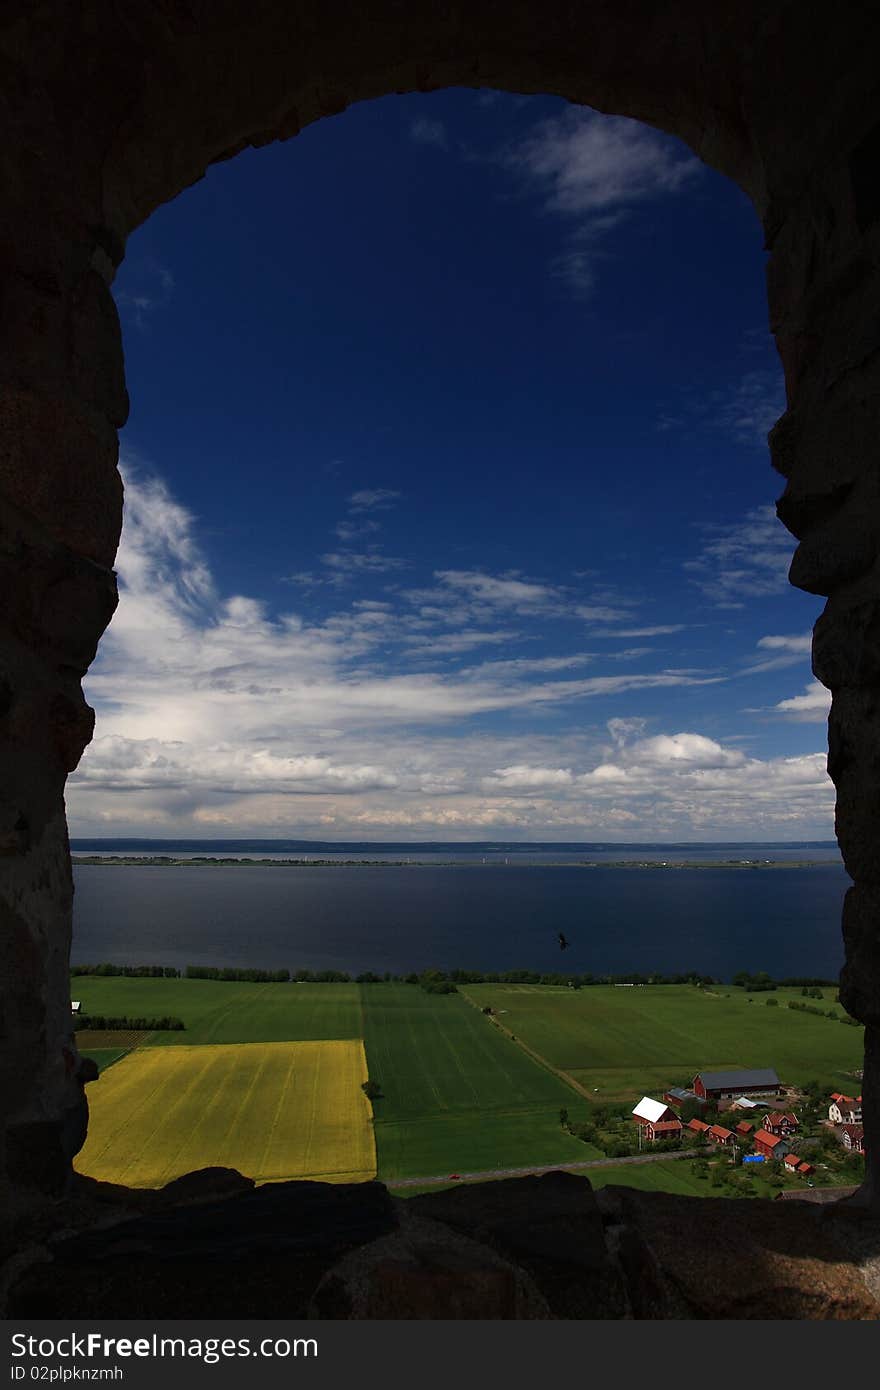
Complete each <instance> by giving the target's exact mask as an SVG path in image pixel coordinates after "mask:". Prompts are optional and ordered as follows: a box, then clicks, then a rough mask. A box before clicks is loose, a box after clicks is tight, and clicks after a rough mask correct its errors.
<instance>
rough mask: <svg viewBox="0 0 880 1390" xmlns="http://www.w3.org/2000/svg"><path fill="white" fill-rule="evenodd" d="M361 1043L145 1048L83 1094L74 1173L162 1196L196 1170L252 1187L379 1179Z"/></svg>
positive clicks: (130, 1054)
mask: <svg viewBox="0 0 880 1390" xmlns="http://www.w3.org/2000/svg"><path fill="white" fill-rule="evenodd" d="M366 1075H367V1071H366V1060H365V1058H364V1052H363V1046H362V1044H361V1043H359V1042H294V1043H247V1044H239V1045H232V1044H226V1045H219V1046H218V1045H216V1044H214V1045H212V1044H204V1045H202V1046H196V1047H177V1046H175V1047H171V1046H168V1047H144V1048H139V1049H138V1050H137V1051H134V1052H131V1053H129V1055H128V1056H127V1057H125V1058H124V1059H123V1060H122V1061H119V1062H117V1063H116V1065H115V1066H113V1067H111V1068H110V1070H109V1071H107V1072H106V1073H105V1074H104V1075H103V1076H102V1077H101V1078H100V1079H99V1080H98V1082H97V1083H95V1085H94V1086H93V1087H92V1091H91V1094H90V1110H91V1115H90V1122H89V1135H88V1139H87V1141H86V1145H85V1147H84V1149H83V1150H82V1152H81V1153H80V1154H79V1156H78V1158H77V1160H76V1167H77V1169H78V1170H79V1171H80V1172H82V1173H86V1174H88V1175H89V1176H90V1177H94V1178H99V1179H102V1180H104V1181H106V1182H118V1183H125V1184H126V1185H128V1186H129V1187H160V1186H162V1184H164V1183H166V1182H169V1181H171V1179H172V1178H175V1177H179V1176H180V1175H181V1174H183V1173H188V1172H190V1171H192V1170H193V1169H196V1168H204V1167H208V1166H210V1165H213V1164H219V1165H222V1166H224V1167H229V1168H237V1169H239V1171H241V1172H243V1173H247V1174H248V1175H249V1176H251V1177H253V1178H255V1179H256V1180H257V1181H258V1182H271V1181H273V1180H278V1179H283V1178H289V1177H291V1176H297V1177H308V1178H313V1179H319V1180H321V1181H323V1182H357V1181H362V1180H365V1179H367V1178H371V1177H374V1176H375V1172H376V1163H375V1150H374V1146H373V1134H372V1128H371V1126H370V1105H369V1101H368V1100H367V1098H366V1096H365V1095H364V1093H363V1091H362V1090H361V1082H362V1081H364V1080H366Z"/></svg>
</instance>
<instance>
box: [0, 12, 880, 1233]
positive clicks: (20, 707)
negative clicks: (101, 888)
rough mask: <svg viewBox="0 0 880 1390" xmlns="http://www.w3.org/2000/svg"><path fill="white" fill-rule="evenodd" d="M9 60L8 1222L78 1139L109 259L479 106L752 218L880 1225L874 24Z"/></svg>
mask: <svg viewBox="0 0 880 1390" xmlns="http://www.w3.org/2000/svg"><path fill="white" fill-rule="evenodd" d="M4 24H6V25H7V26H8V27H7V28H5V29H4V31H3V32H2V34H0V39H2V43H3V53H4V64H5V68H4V71H5V80H4V103H5V111H6V115H7V123H8V130H7V138H6V140H5V141H4V145H3V154H2V159H3V162H4V166H5V169H4V172H5V175H6V178H5V187H6V189H7V206H6V218H5V223H4V234H3V238H2V241H0V246H2V268H0V276H2V286H0V288H2V300H0V304H2V311H0V312H2V317H0V323H2V331H3V334H4V344H5V347H6V352H5V354H4V356H3V359H2V383H0V384H2V395H0V439H2V444H0V517H2V538H3V540H2V546H0V560H2V566H3V578H2V592H3V594H4V605H3V614H2V616H0V624H2V643H3V645H2V655H0V661H2V665H0V740H2V744H3V769H4V773H3V781H2V786H0V873H2V882H0V932H2V942H0V952H2V960H3V962H4V967H5V969H4V978H3V981H2V991H3V997H2V1014H0V1034H2V1040H3V1047H4V1054H5V1056H4V1068H5V1070H4V1097H5V1105H4V1111H3V1121H2V1124H3V1131H2V1142H3V1154H2V1168H0V1172H2V1180H3V1183H4V1185H5V1188H6V1193H7V1194H8V1196H9V1201H8V1202H7V1203H6V1204H5V1210H7V1211H9V1212H15V1211H18V1210H22V1209H24V1208H26V1207H28V1206H32V1205H33V1204H34V1203H38V1202H40V1201H45V1200H46V1199H47V1198H51V1197H54V1196H56V1195H58V1194H59V1193H60V1192H62V1191H63V1190H64V1188H65V1184H66V1181H67V1177H68V1174H69V1171H70V1158H71V1153H72V1151H73V1148H74V1147H75V1145H76V1142H77V1135H78V1130H79V1126H80V1119H81V1086H82V1081H83V1080H84V1078H83V1076H82V1074H81V1073H78V1070H77V1066H76V1059H75V1056H74V1058H73V1059H72V1061H71V1060H70V1059H69V1058H67V1057H66V1056H65V1054H64V1046H65V1040H66V1035H67V1029H68V1024H69V991H68V981H67V964H68V957H69V947H70V917H71V900H72V883H71V873H70V862H69V853H68V843H67V832H66V824H65V816H64V800H63V795H64V783H65V778H66V776H67V774H68V773H69V772H70V771H71V770H72V769H73V768H74V767H75V766H76V764H77V761H78V759H79V757H80V755H81V753H82V750H83V748H84V747H85V745H86V744H87V743H88V741H89V739H90V737H91V734H92V724H93V719H92V714H91V711H90V710H89V708H88V706H87V705H86V704H85V701H84V699H83V696H82V692H81V687H80V681H81V679H82V676H83V674H84V673H85V671H86V669H87V668H88V665H89V663H90V661H91V660H92V658H93V657H94V653H95V650H96V647H97V643H98V640H99V638H100V636H101V633H102V632H103V630H104V628H105V627H106V624H107V622H108V621H109V619H110V617H111V615H112V612H113V609H114V606H115V602H116V593H115V583H114V578H113V573H112V565H113V558H114V554H115V550H116V545H117V542H118V537H119V530H120V524H121V492H120V486H119V479H118V475H117V472H116V461H117V447H118V446H117V430H118V429H119V428H120V427H121V426H122V425H123V424H124V422H125V419H126V415H127V410H128V401H127V396H126V390H125V381H124V372H123V360H122V350H121V343H120V337H119V327H118V321H117V317H116V313H115V308H114V306H113V303H112V299H111V296H110V291H109V286H110V284H111V282H112V279H113V274H114V270H115V267H116V266H117V265H118V264H119V261H120V260H121V257H122V254H123V249H124V246H125V241H126V238H127V237H128V236H129V235H130V233H131V232H132V231H133V229H134V228H136V227H137V226H138V225H139V224H140V223H141V222H143V221H144V220H145V219H146V218H147V217H148V216H149V215H150V213H151V211H152V210H153V209H154V208H155V207H157V206H158V205H159V204H160V203H163V202H165V201H167V200H168V199H170V198H173V197H174V196H175V195H176V194H177V193H178V192H180V191H181V189H183V188H185V187H186V186H187V185H188V184H190V183H192V182H194V181H195V180H197V179H198V178H199V177H200V176H201V175H202V173H203V172H204V170H205V169H206V167H207V166H208V165H209V164H211V163H213V162H215V161H217V160H221V159H227V158H230V157H231V156H233V155H235V154H236V153H237V152H239V151H240V150H242V149H245V148H247V147H248V146H259V145H262V144H265V143H268V142H270V141H273V140H279V139H286V138H289V137H290V136H292V135H294V134H296V133H297V131H298V130H300V129H301V128H302V127H303V126H305V125H307V124H308V123H309V122H311V121H313V120H316V119H318V118H320V117H321V116H324V115H328V114H332V113H334V112H338V111H341V110H343V109H345V108H346V107H347V106H348V105H350V104H351V103H352V102H355V101H359V100H363V99H365V98H368V97H373V96H379V95H383V94H387V93H390V92H394V91H428V90H434V89H437V88H441V87H447V86H481V87H495V88H501V89H507V90H511V91H516V92H523V93H533V92H543V93H553V94H556V95H559V96H562V97H564V98H566V99H568V100H569V101H572V102H576V103H582V104H586V105H589V106H592V107H594V108H596V109H597V110H600V111H604V112H607V113H609V114H617V115H626V116H632V117H635V118H637V119H640V120H643V121H645V122H647V123H648V124H650V125H654V126H656V127H658V128H660V129H663V130H665V131H668V132H670V133H672V134H675V135H677V136H679V137H680V138H681V139H682V140H683V141H684V142H685V143H686V144H687V145H688V146H689V147H690V148H691V149H692V150H693V151H694V152H695V153H696V154H697V155H698V156H699V157H700V158H701V159H703V160H704V161H705V162H706V163H708V164H710V165H712V166H713V167H714V168H716V169H718V170H720V171H721V172H723V173H725V174H726V175H727V176H729V177H730V178H731V179H733V180H734V181H735V182H736V183H737V184H738V185H739V186H740V187H741V188H742V189H744V190H745V192H746V193H747V194H748V196H749V197H750V198H751V200H752V202H753V204H754V206H755V209H756V212H757V214H758V216H759V217H760V218H761V220H762V222H763V225H764V229H765V237H766V245H767V247H768V249H769V251H770V253H771V255H770V263H769V270H768V296H769V313H770V324H771V328H772V330H773V332H774V334H775V336H776V342H777V346H778V349H779V352H780V356H781V359H782V363H783V367H784V371H785V380H786V392H787V410H786V412H785V414H784V415H783V417H782V419H781V420H780V421H779V423H778V424H777V426H776V428H775V429H774V431H773V434H772V437H771V447H772V454H773V462H774V465H775V467H776V468H777V470H778V471H779V472H780V473H781V474H782V475H783V477H784V478H785V480H786V481H785V488H784V492H783V494H782V497H781V499H780V503H779V513H780V516H781V517H782V519H783V521H784V522H785V524H786V525H787V526H788V528H789V529H790V530H791V531H792V532H793V534H794V535H795V536H796V537H797V538H798V540H799V542H800V544H799V546H798V550H797V552H796V555H795V559H794V562H793V566H792V572H791V577H792V581H793V582H794V583H795V584H797V585H799V586H800V587H802V588H804V589H805V590H807V591H808V592H810V593H815V594H820V595H823V596H827V597H828V604H827V607H826V609H825V612H824V613H823V615H822V617H821V618H820V620H819V622H818V623H817V625H816V630H815V638H814V655H813V660H814V670H815V672H816V674H817V676H818V677H819V679H820V680H821V681H823V682H824V684H825V685H827V686H828V687H829V688H830V689H831V690H832V692H833V706H832V712H831V717H830V725H829V770H830V772H831V775H832V777H833V779H834V781H835V784H836V786H837V791H838V808H837V833H838V838H839V841H840V845H841V849H842V852H843V856H844V862H845V864H846V868H847V870H848V872H849V873H850V875H851V876H852V878H853V880H854V884H855V886H854V887H853V888H852V889H851V890H850V892H849V893H848V894H847V899H846V904H845V908H844V923H843V925H844V937H845V943H846V952H847V959H846V966H845V968H844V972H843V977H842V988H843V999H844V1002H845V1004H846V1006H847V1008H848V1009H849V1010H850V1011H851V1012H852V1013H853V1014H854V1015H855V1016H856V1017H857V1018H859V1019H860V1020H861V1021H862V1022H864V1023H865V1024H866V1025H867V1027H866V1062H865V1079H864V1087H863V1094H864V1118H865V1132H866V1144H867V1149H868V1163H867V1175H866V1181H865V1185H864V1188H863V1190H862V1194H861V1195H862V1199H863V1200H864V1202H865V1203H868V1204H870V1205H874V1206H876V1205H878V1203H880V1190H878V1183H880V1178H878V1173H880V928H878V922H880V851H878V848H877V846H878V843H880V840H878V834H877V831H878V820H880V793H878V784H880V783H878V778H880V753H878V747H880V710H878V701H877V690H878V688H880V617H878V613H880V607H878V602H880V576H878V566H877V548H878V545H877V537H878V524H880V523H878V518H880V509H878V503H877V481H876V480H877V469H876V465H875V462H874V452H875V450H876V439H877V434H878V429H877V425H878V419H877V416H878V385H880V382H878V374H880V366H878V363H880V353H878V348H880V342H878V334H880V330H878V323H880V314H878V309H880V275H878V272H877V250H878V238H880V214H878V203H877V198H876V188H875V184H876V180H874V179H872V177H871V169H872V167H873V164H874V162H875V154H876V149H877V144H878V136H877V131H878V129H880V124H878V120H880V113H878V110H877V101H876V78H875V73H874V65H873V63H872V56H873V54H874V53H876V50H877V40H878V28H880V13H873V12H869V7H856V9H855V12H853V13H849V14H846V13H844V14H843V15H841V16H840V17H835V23H834V26H833V27H830V26H829V25H828V24H827V23H826V22H825V21H824V20H823V18H822V17H821V16H817V15H816V14H814V12H813V10H812V8H811V7H801V8H798V9H796V10H793V9H792V7H791V6H789V5H788V4H786V3H783V0H769V3H768V0H744V3H742V4H740V5H737V6H735V7H728V8H727V9H726V10H725V12H724V15H723V16H719V15H718V14H716V13H714V12H711V10H710V9H709V8H707V7H705V6H703V5H700V4H698V3H696V0H694V3H691V0H662V3H660V4H656V3H648V0H644V3H641V2H639V3H636V4H635V5H631V6H629V7H626V8H625V9H624V10H621V8H620V6H619V5H618V4H616V3H614V2H613V0H595V3H593V4H591V5H590V6H588V7H576V6H575V7H573V6H571V5H569V4H565V3H562V0H547V3H544V4H542V5H541V6H540V7H536V6H535V5H533V4H524V5H519V6H517V7H514V8H511V7H510V6H509V5H503V6H502V5H500V4H497V3H495V0H475V3H473V4H467V5H464V4H460V5H459V4H453V5H449V6H443V7H438V8H434V7H431V8H430V9H429V8H428V7H424V8H422V7H418V8H417V10H415V11H411V10H409V9H407V8H406V7H401V6H399V5H398V4H396V3H395V2H394V0H373V3H371V4H370V5H368V6H354V5H349V4H348V3H347V0H338V3H336V4H333V5H329V6H325V5H321V6H311V5H308V4H306V3H305V0H296V2H295V3H293V4H289V3H282V0H253V3H252V4H250V5H248V6H247V7H243V6H241V5H240V3H238V2H237V0H217V3H215V4H212V5H210V6H199V5H195V6H193V5H190V6H180V7H175V6H169V5H164V4H162V5H160V4H156V5H150V6H141V7H136V8H135V9H133V10H130V9H127V8H124V7H123V9H122V10H114V11H113V12H112V13H107V12H106V11H105V8H104V7H102V6H100V5H98V4H97V3H95V4H90V3H88V0H87V3H85V4H84V5H82V6H79V7H77V8H76V11H75V13H73V14H72V13H71V12H70V7H68V6H65V5H64V4H63V3H62V0H46V3H44V4H43V5H41V6H38V7H34V6H28V5H25V4H24V3H22V4H21V5H20V6H19V7H18V13H17V15H16V17H15V19H14V21H10V20H7V19H5V20H4Z"/></svg>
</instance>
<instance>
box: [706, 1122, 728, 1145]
mask: <svg viewBox="0 0 880 1390" xmlns="http://www.w3.org/2000/svg"><path fill="white" fill-rule="evenodd" d="M706 1138H707V1139H711V1140H712V1143H713V1144H733V1143H734V1142H735V1140H734V1135H733V1130H730V1129H725V1128H724V1126H723V1125H710V1126H709V1129H708V1132H707V1134H706Z"/></svg>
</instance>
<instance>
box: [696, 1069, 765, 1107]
mask: <svg viewBox="0 0 880 1390" xmlns="http://www.w3.org/2000/svg"><path fill="white" fill-rule="evenodd" d="M781 1088H782V1082H781V1081H780V1080H779V1077H778V1076H777V1075H776V1072H775V1071H774V1070H773V1068H772V1067H763V1068H760V1069H758V1070H755V1071H701V1072H698V1073H697V1075H696V1076H695V1077H694V1091H695V1093H696V1094H697V1095H698V1096H701V1097H702V1098H703V1099H704V1100H715V1101H718V1100H735V1099H736V1098H737V1097H738V1096H775V1095H777V1094H778V1092H779V1091H780V1090H781Z"/></svg>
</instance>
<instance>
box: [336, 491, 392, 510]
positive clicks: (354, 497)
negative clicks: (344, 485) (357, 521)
mask: <svg viewBox="0 0 880 1390" xmlns="http://www.w3.org/2000/svg"><path fill="white" fill-rule="evenodd" d="M402 496H403V494H402V493H401V492H398V491H397V489H396V488H392V487H365V488H361V490H360V491H359V492H353V493H352V494H351V495H350V497H349V499H348V510H349V511H350V512H380V511H381V512H384V511H387V510H388V509H389V507H394V506H396V505H397V503H398V502H399V501H400V499H401V497H402Z"/></svg>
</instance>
